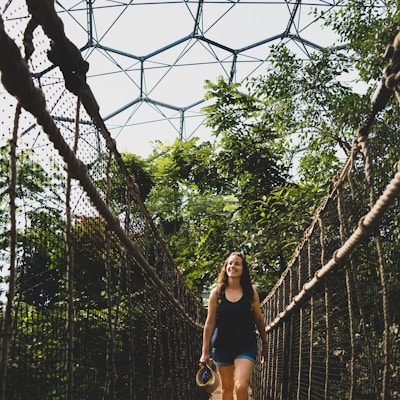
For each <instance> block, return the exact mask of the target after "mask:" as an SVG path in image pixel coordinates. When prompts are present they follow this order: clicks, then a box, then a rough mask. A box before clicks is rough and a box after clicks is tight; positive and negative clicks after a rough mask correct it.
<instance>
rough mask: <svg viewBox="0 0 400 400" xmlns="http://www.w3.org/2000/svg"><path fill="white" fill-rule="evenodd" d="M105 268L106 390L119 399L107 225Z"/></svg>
mask: <svg viewBox="0 0 400 400" xmlns="http://www.w3.org/2000/svg"><path fill="white" fill-rule="evenodd" d="M111 160H112V156H111V154H110V153H109V156H108V159H107V171H106V176H107V194H106V202H107V205H108V206H109V202H110V195H111V179H110V169H111ZM105 253H106V254H105V256H106V257H105V260H104V261H105V270H106V290H107V307H108V315H107V323H108V350H107V383H106V388H105V391H106V393H107V395H108V398H109V399H110V400H117V398H116V393H115V388H116V379H117V373H116V370H115V331H114V324H113V309H114V307H113V295H112V270H111V263H110V259H111V256H110V233H109V230H108V228H107V226H105Z"/></svg>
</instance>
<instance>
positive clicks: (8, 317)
mask: <svg viewBox="0 0 400 400" xmlns="http://www.w3.org/2000/svg"><path fill="white" fill-rule="evenodd" d="M20 114H21V105H20V104H19V103H18V104H17V107H16V110H15V117H14V129H13V134H12V140H11V143H10V172H9V174H10V188H9V198H10V205H9V209H10V244H9V247H10V267H9V271H10V276H9V281H8V292H7V304H6V309H5V312H4V319H3V326H2V332H1V334H2V342H1V364H0V380H1V387H0V390H1V393H0V398H1V400H6V398H7V394H6V377H7V369H8V353H9V349H10V340H11V331H12V323H13V321H12V311H13V302H14V296H15V283H16V264H17V219H16V204H15V201H16V197H17V142H18V126H19V123H18V121H19V116H20Z"/></svg>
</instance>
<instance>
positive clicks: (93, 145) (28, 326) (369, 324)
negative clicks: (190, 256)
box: [0, 0, 400, 400]
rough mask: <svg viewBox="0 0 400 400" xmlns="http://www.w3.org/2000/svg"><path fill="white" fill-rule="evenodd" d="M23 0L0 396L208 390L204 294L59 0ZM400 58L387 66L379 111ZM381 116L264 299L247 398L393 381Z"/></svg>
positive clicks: (394, 284)
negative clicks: (92, 79) (121, 145)
mask: <svg viewBox="0 0 400 400" xmlns="http://www.w3.org/2000/svg"><path fill="white" fill-rule="evenodd" d="M21 3H22V2H8V4H7V7H5V9H4V10H3V17H4V16H6V17H7V18H6V20H7V23H6V24H5V23H4V19H3V17H1V19H0V71H1V79H2V84H3V86H4V88H5V89H6V92H1V105H2V107H1V113H2V117H1V121H2V131H1V141H2V143H7V145H4V146H3V147H2V148H1V149H0V151H1V168H2V172H3V171H6V172H5V173H3V174H2V176H1V177H0V179H1V192H0V196H1V197H0V204H1V205H2V207H1V208H0V224H1V228H2V229H1V236H2V243H5V244H6V245H4V244H3V245H2V247H1V255H0V260H1V265H2V267H3V271H2V272H3V274H5V272H6V271H5V270H6V269H8V274H7V275H8V277H7V285H6V287H5V288H4V291H5V293H6V297H4V298H3V301H4V304H5V306H4V307H3V312H2V330H1V359H0V384H1V386H0V390H1V396H0V398H1V399H3V400H4V399H8V400H12V399H27V398H29V399H71V400H72V399H79V400H82V399H118V400H121V399H137V400H145V399H157V400H158V399H160V400H163V399H182V400H194V399H196V400H198V399H199V400H200V399H202V398H207V396H206V393H205V392H204V391H200V390H199V389H198V388H197V387H196V385H195V379H194V377H195V372H196V370H197V366H198V360H199V356H200V352H201V340H202V335H201V332H202V323H203V322H204V320H205V311H204V308H203V306H202V304H201V303H200V302H199V300H198V298H197V297H195V296H194V295H193V293H191V291H190V290H189V289H188V287H187V285H186V283H185V281H184V279H183V277H182V275H181V274H180V273H179V271H178V269H177V268H176V265H175V263H174V261H173V259H172V257H171V255H170V253H169V252H168V249H167V248H166V247H165V245H164V244H163V241H162V239H161V237H160V235H159V232H158V231H157V229H156V228H155V226H154V224H153V222H152V219H151V216H150V215H149V213H148V211H147V210H146V208H145V207H144V205H143V203H142V201H141V198H140V193H139V190H138V188H137V183H136V182H135V180H134V178H133V177H132V176H131V175H130V174H129V173H128V171H127V168H126V166H125V165H124V163H123V161H122V158H121V155H120V154H119V153H118V151H117V149H116V146H115V143H114V141H113V140H112V139H111V137H110V134H109V132H108V131H107V129H106V127H105V124H104V122H103V120H102V119H101V117H100V113H99V108H98V105H97V102H96V100H95V97H94V95H93V93H92V92H91V90H90V88H89V86H88V85H87V84H86V79H85V74H86V72H87V64H86V63H85V61H84V60H83V59H82V58H81V55H80V53H79V50H78V49H77V48H76V47H75V46H74V45H73V44H72V43H71V42H70V41H69V40H68V39H67V37H66V36H65V33H64V30H63V25H62V23H61V20H60V19H59V18H58V16H57V14H56V13H55V11H54V8H53V1H49V0H46V1H45V0H40V1H39V0H37V1H33V0H27V1H26V4H21ZM11 37H12V39H11ZM49 49H50V50H49ZM21 50H22V54H23V55H21ZM396 51H397V52H398V49H397V48H396ZM396 57H397V58H395V57H393V60H398V55H396ZM397 62H398V61H397ZM397 70H398V69H397ZM397 75H398V73H397ZM397 75H394V74H391V70H390V68H388V69H387V70H386V75H385V82H384V83H383V85H382V87H381V90H380V92H379V93H378V96H377V99H376V101H375V103H374V104H375V105H378V106H377V107H375V108H376V109H375V110H374V113H375V114H376V113H377V112H378V111H379V110H380V108H381V107H380V106H381V105H382V104H384V103H385V100H387V98H388V97H389V95H390V94H391V93H392V91H396V88H397V82H398V78H399V77H398V76H397ZM374 113H373V114H374ZM373 117H374V115H372V117H371V120H370V121H368V122H367V124H366V125H365V126H364V127H362V128H361V129H360V130H359V132H358V136H357V138H356V140H355V142H354V146H353V151H352V154H351V157H350V158H349V159H348V161H347V162H346V164H345V167H344V169H343V170H342V171H341V172H340V173H339V174H338V176H337V179H336V180H335V182H333V184H332V189H331V191H330V193H329V195H328V196H327V198H326V201H325V202H324V204H322V205H321V207H320V208H319V210H318V212H317V214H316V216H315V219H314V222H313V224H312V225H311V226H310V228H309V229H308V230H307V232H306V233H305V236H304V240H303V242H302V243H301V244H300V245H299V246H298V249H297V251H296V253H295V254H294V256H293V258H292V260H291V262H290V263H289V265H288V268H287V270H286V271H285V272H284V274H283V275H282V277H281V279H280V280H279V282H277V284H276V286H275V288H274V290H273V291H272V292H271V294H270V295H269V296H268V297H267V298H266V300H265V301H264V302H263V304H262V307H263V312H264V314H265V317H266V321H267V333H268V338H269V352H270V357H269V359H268V362H267V363H266V364H263V365H258V366H257V369H256V371H255V373H254V375H253V378H252V393H253V398H254V399H257V400H261V399H301V400H303V399H332V398H335V399H336V398H337V399H377V398H381V399H398V398H400V394H399V381H400V367H399V364H400V363H399V360H400V336H399V321H400V315H399V307H398V304H399V301H400V298H399V294H398V293H397V288H398V287H399V286H400V272H399V265H398V263H399V261H398V260H399V259H400V248H399V236H400V232H399V228H398V220H399V203H398V197H399V192H400V172H397V173H395V171H393V170H389V169H388V170H387V171H386V175H387V176H388V181H387V182H383V181H380V180H379V181H376V180H375V179H374V176H373V168H372V167H374V168H375V169H376V168H383V167H382V165H381V164H380V162H379V160H381V159H382V158H383V157H384V156H385V155H383V154H382V153H381V152H380V146H379V145H380V143H379V141H380V139H379V138H378V137H375V138H370V139H368V133H369V130H370V128H371V125H372V122H373ZM367 139H368V140H367ZM396 147H397V148H398V147H399V144H397V145H396ZM55 150H56V151H55ZM4 160H6V165H4V164H5V163H4ZM381 172H382V171H381ZM379 176H384V174H383V173H380V174H379ZM390 177H392V179H391V178H390ZM7 203H9V207H8V209H7ZM4 205H6V207H5V208H6V209H7V211H4Z"/></svg>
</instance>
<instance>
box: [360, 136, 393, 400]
mask: <svg viewBox="0 0 400 400" xmlns="http://www.w3.org/2000/svg"><path fill="white" fill-rule="evenodd" d="M359 140H360V145H361V148H362V151H363V154H364V158H365V177H366V180H367V183H368V187H369V197H370V206H371V207H372V206H373V205H374V204H375V202H376V200H375V192H374V185H373V171H372V160H371V152H370V149H369V147H368V145H367V140H366V139H365V138H360V139H359ZM375 239H376V249H377V253H378V260H379V274H380V279H381V286H382V311H383V324H384V328H383V371H382V389H381V399H382V400H385V399H387V398H388V396H389V365H390V342H389V341H390V337H389V334H390V332H389V330H390V327H389V300H388V299H389V294H388V284H387V278H386V269H385V260H384V256H383V249H382V240H381V236H380V234H379V231H377V232H376V233H375Z"/></svg>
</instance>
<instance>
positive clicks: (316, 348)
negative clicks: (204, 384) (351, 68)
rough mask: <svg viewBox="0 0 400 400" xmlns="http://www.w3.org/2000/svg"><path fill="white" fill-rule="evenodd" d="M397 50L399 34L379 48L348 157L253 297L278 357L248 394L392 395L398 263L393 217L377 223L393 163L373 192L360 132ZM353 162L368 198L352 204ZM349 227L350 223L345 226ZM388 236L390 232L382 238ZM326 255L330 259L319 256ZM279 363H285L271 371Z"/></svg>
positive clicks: (379, 105)
mask: <svg viewBox="0 0 400 400" xmlns="http://www.w3.org/2000/svg"><path fill="white" fill-rule="evenodd" d="M399 50H400V35H398V36H397V37H396V38H395V40H394V43H393V46H391V47H390V48H389V50H388V52H387V54H388V55H389V56H388V57H389V58H391V60H390V63H389V64H388V66H387V67H386V68H385V70H384V74H383V78H382V81H381V83H380V85H379V87H378V89H377V90H376V92H375V94H374V96H373V97H372V111H371V114H370V116H369V117H368V119H367V122H366V124H365V125H363V126H362V127H360V128H359V130H358V132H357V138H356V140H355V141H354V145H353V148H352V151H351V153H350V156H349V158H348V159H347V161H346V163H345V165H344V167H343V169H342V170H341V171H340V173H339V174H338V176H337V177H336V179H335V182H334V184H333V185H332V188H331V191H330V193H328V195H327V197H326V199H325V201H324V203H323V204H322V205H321V206H320V207H319V209H318V210H317V213H316V215H315V217H314V219H313V222H312V224H311V225H310V227H309V229H308V230H307V231H306V233H305V235H304V239H303V241H302V242H301V243H300V245H299V246H298V248H297V250H296V252H295V254H294V255H293V257H292V259H291V260H290V262H289V263H288V267H287V269H286V270H285V271H284V273H283V274H282V276H281V278H280V279H279V281H278V282H277V283H276V285H275V287H274V289H273V290H272V291H271V293H270V294H269V295H268V296H267V298H266V299H265V300H264V301H263V303H262V308H263V311H264V314H265V316H266V321H267V327H266V331H267V334H268V336H269V343H270V344H269V346H270V352H271V354H273V357H274V358H276V359H279V362H278V363H276V364H270V363H267V364H266V366H265V367H261V368H259V369H258V371H257V373H256V376H255V377H254V379H253V382H254V384H253V386H254V388H253V389H254V390H253V393H256V396H255V398H265V399H287V398H290V399H298V400H302V399H313V398H315V399H331V398H346V399H357V398H363V399H367V398H374V399H377V398H379V399H395V398H398V396H400V394H399V392H398V388H397V382H398V381H399V373H400V371H399V369H398V367H397V366H396V365H398V359H399V354H400V352H399V350H400V341H399V335H398V329H399V319H398V314H397V311H396V310H397V304H396V296H394V291H396V288H397V287H398V283H399V273H398V268H397V272H396V269H394V270H393V269H390V268H388V267H387V264H394V265H397V264H396V263H397V261H396V260H395V259H393V256H394V254H398V241H397V240H396V239H394V238H395V237H396V222H393V221H385V222H382V220H383V219H384V216H385V215H386V214H388V213H391V215H398V212H399V210H398V199H399V197H400V169H399V165H400V161H398V162H397V164H396V165H397V169H398V170H397V171H395V173H394V176H393V178H392V179H391V180H390V182H388V183H387V185H386V188H385V189H384V190H383V192H382V193H381V194H380V196H379V197H378V199H377V200H376V185H375V183H374V178H373V168H372V164H373V158H374V155H373V151H372V149H371V148H370V146H369V145H368V140H367V138H368V135H369V131H370V130H371V128H372V126H373V122H374V119H375V116H376V115H377V113H378V112H380V111H382V110H383V109H384V107H385V106H386V104H387V102H388V101H389V100H390V97H391V95H392V94H393V93H395V94H396V97H397V98H398V99H399V96H398V92H397V88H398V84H399V82H400V73H399V71H400V68H399V67H400V57H399V54H400V53H399ZM359 154H363V155H364V159H363V160H364V161H363V163H361V161H360V160H358V163H357V166H355V162H354V161H355V160H356V159H357V157H358V156H359ZM362 167H363V168H364V177H365V183H364V185H365V188H368V190H367V192H366V195H367V196H366V199H368V202H366V201H365V200H364V203H365V204H364V205H363V208H361V207H360V203H359V202H358V203H355V188H354V178H353V177H352V176H351V174H353V175H358V176H361V171H362ZM335 202H336V204H337V207H336V208H335V206H334V204H335ZM353 203H354V204H356V207H358V208H357V209H355V208H354V204H353ZM368 204H369V206H370V209H369V210H368V212H366V213H365V214H364V215H363V216H360V217H359V219H358V223H357V224H355V219H354V217H355V216H356V215H357V212H360V211H361V210H362V209H367V207H368ZM352 225H355V227H354V231H353V232H352V233H351V227H352ZM332 226H337V230H334V231H333V232H332V230H331V229H330V228H331V227H332ZM393 230H394V231H393ZM389 236H390V237H391V239H392V240H388V239H387V238H388V237H389ZM374 247H375V248H374ZM328 254H330V255H331V257H330V259H329V260H328V261H327V260H326V259H327V257H328ZM365 254H368V255H367V256H366V255H365ZM282 293H285V294H284V295H283V294H282ZM366 293H367V294H368V293H369V294H370V295H369V297H368V295H366ZM378 315H379V321H377V320H376V316H378ZM288 332H290V334H289V335H288ZM277 337H278V338H279V339H277ZM396 360H397V361H396ZM264 369H266V372H265V371H264ZM280 369H281V370H283V371H286V370H288V371H287V372H286V373H282V374H281V375H280V376H278V372H279V370H280ZM265 373H266V374H267V376H271V375H274V376H275V379H278V381H277V382H274V383H273V384H272V382H271V383H270V384H269V385H267V391H265V385H264V382H263V381H262V379H260V378H259V376H263V374H265ZM262 393H263V396H264V397H261V396H262Z"/></svg>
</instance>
